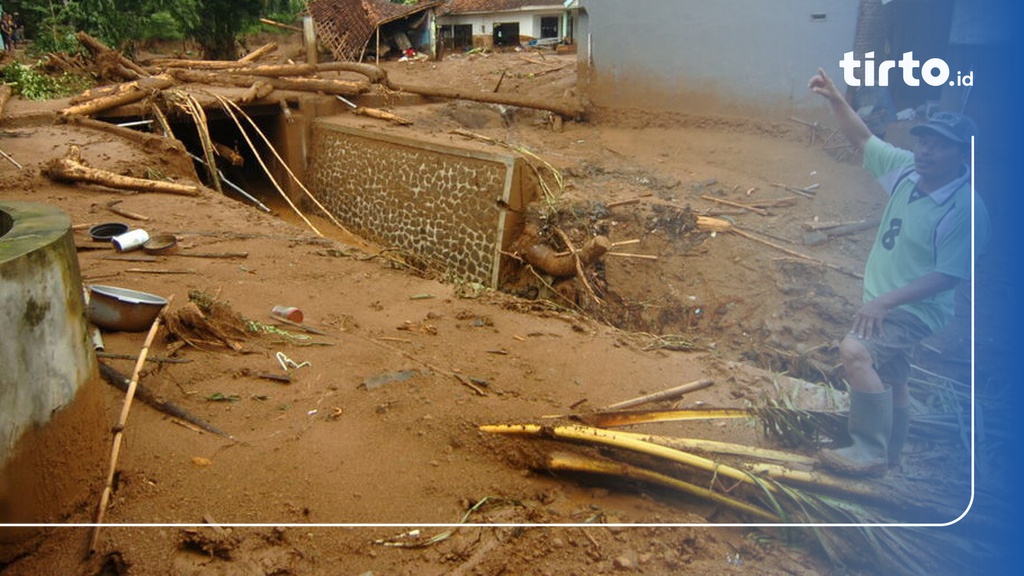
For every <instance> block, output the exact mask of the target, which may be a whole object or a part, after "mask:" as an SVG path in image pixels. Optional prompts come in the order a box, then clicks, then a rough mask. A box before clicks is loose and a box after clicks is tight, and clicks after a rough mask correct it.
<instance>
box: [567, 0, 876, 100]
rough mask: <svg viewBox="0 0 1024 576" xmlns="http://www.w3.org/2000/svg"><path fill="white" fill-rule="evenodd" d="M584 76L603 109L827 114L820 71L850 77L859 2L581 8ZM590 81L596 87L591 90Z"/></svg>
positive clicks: (610, 1) (593, 2)
mask: <svg viewBox="0 0 1024 576" xmlns="http://www.w3.org/2000/svg"><path fill="white" fill-rule="evenodd" d="M579 6H580V10H581V11H580V15H579V28H578V30H577V33H576V40H577V45H578V46H579V58H580V64H581V76H585V78H584V80H585V82H584V85H585V89H586V91H587V93H588V96H589V97H590V99H591V101H593V102H594V103H595V104H597V105H605V106H610V105H615V106H631V107H637V108H646V109H669V110H682V111H690V112H736V111H751V110H752V109H765V108H768V109H776V110H792V109H794V108H802V107H811V106H813V107H816V108H820V101H819V100H820V98H817V97H814V96H813V95H811V94H810V93H809V91H808V90H807V80H808V79H809V78H810V77H811V76H812V75H813V74H814V72H815V71H816V70H817V68H818V67H819V66H821V67H824V68H825V69H826V71H828V72H829V73H830V74H831V75H832V76H833V77H836V78H840V79H841V78H842V74H841V69H840V68H839V61H840V59H841V58H842V56H843V53H844V52H846V51H849V50H852V46H853V40H854V34H855V30H856V25H857V13H858V2H856V1H854V0H716V1H706V0H645V1H644V2H622V1H619V0H579ZM587 81H589V84H587Z"/></svg>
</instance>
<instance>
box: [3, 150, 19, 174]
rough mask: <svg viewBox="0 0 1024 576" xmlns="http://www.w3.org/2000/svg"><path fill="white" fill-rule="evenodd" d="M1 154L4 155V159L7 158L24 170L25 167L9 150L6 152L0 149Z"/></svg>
mask: <svg viewBox="0 0 1024 576" xmlns="http://www.w3.org/2000/svg"><path fill="white" fill-rule="evenodd" d="M0 156H3V157H4V159H5V160H7V161H8V162H10V163H11V164H14V165H15V166H16V167H17V168H18V170H23V169H24V167H23V166H22V165H21V164H19V163H18V161H17V160H15V159H14V158H12V157H11V155H10V154H8V153H7V152H4V151H3V150H0Z"/></svg>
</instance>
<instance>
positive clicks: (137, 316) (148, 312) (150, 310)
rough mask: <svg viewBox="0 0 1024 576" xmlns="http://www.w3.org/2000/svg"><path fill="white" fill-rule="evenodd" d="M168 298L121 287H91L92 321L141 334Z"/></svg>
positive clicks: (87, 308) (151, 322) (100, 325)
mask: <svg viewBox="0 0 1024 576" xmlns="http://www.w3.org/2000/svg"><path fill="white" fill-rule="evenodd" d="M166 304H167V299H165V298H161V297H160V296H157V295H155V294H149V293H147V292H139V291H137V290H129V289H127V288H118V287H116V286H101V285H92V286H89V304H88V306H87V307H86V314H87V316H88V318H89V320H90V321H91V322H92V323H93V324H95V325H97V326H99V327H100V328H105V329H107V330H117V331H122V332H142V331H143V330H146V329H148V328H149V327H150V326H151V325H152V324H153V320H155V319H156V315H157V314H159V313H160V309H161V308H163V307H164V306H165V305H166Z"/></svg>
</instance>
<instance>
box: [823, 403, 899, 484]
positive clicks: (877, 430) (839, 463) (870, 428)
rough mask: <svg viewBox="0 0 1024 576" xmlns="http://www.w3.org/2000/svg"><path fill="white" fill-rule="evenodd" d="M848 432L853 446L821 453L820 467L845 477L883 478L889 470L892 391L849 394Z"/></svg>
mask: <svg viewBox="0 0 1024 576" xmlns="http://www.w3.org/2000/svg"><path fill="white" fill-rule="evenodd" d="M848 429H849V431H850V438H852V439H853V444H851V445H850V446H847V447H846V448H839V449H836V450H822V451H821V454H820V455H819V458H820V460H821V464H822V465H823V466H824V467H826V468H828V469H830V470H832V471H834V472H838V473H840V474H845V475H847V476H883V475H885V472H886V470H888V468H889V436H890V434H891V433H892V390H891V389H890V390H886V391H885V392H859V391H857V390H851V391H850V422H849V426H848Z"/></svg>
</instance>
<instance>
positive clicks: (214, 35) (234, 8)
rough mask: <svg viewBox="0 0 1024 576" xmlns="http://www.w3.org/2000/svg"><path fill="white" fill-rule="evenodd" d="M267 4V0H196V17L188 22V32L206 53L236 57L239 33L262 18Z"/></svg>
mask: <svg viewBox="0 0 1024 576" xmlns="http://www.w3.org/2000/svg"><path fill="white" fill-rule="evenodd" d="M263 4H264V2H263V0H196V12H195V15H196V18H195V20H193V21H191V22H189V23H187V24H186V25H185V33H186V34H187V35H188V36H189V37H190V38H192V39H193V40H195V41H196V42H197V43H198V44H199V45H200V46H201V47H202V49H203V57H205V58H207V59H210V60H234V59H235V58H236V57H237V55H236V53H235V41H236V40H237V38H238V35H239V33H240V32H242V31H243V30H245V29H246V28H247V27H249V26H250V25H252V24H254V23H255V22H257V21H258V19H259V17H260V14H261V10H262V8H263Z"/></svg>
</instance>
